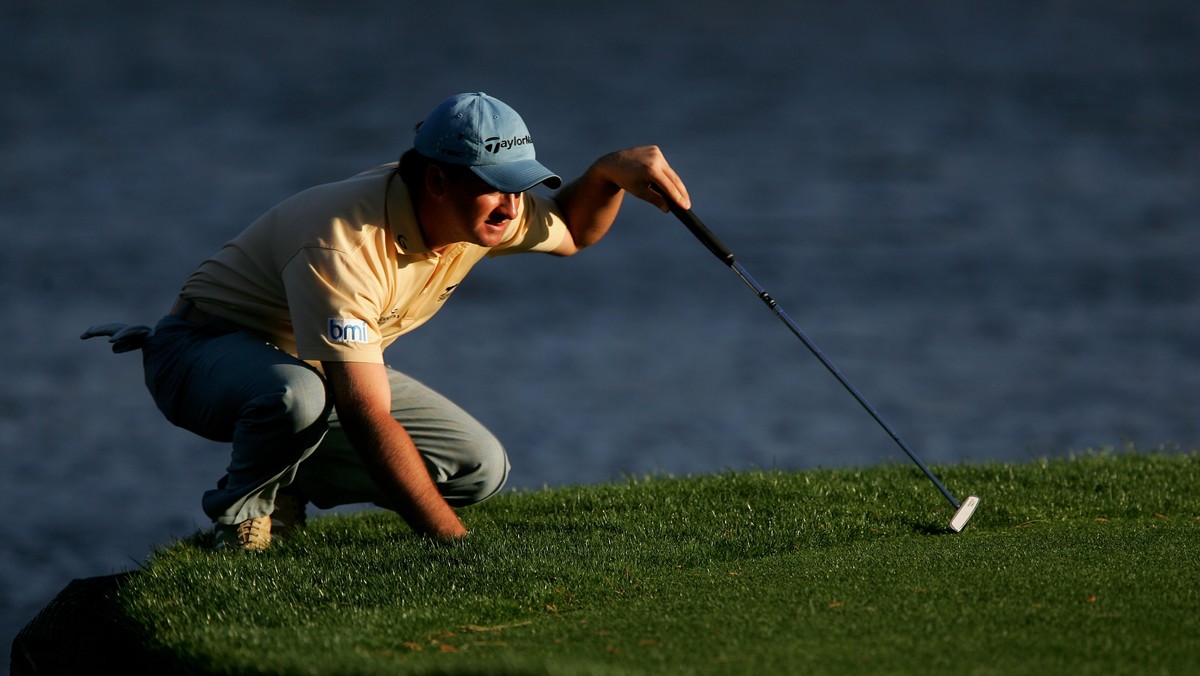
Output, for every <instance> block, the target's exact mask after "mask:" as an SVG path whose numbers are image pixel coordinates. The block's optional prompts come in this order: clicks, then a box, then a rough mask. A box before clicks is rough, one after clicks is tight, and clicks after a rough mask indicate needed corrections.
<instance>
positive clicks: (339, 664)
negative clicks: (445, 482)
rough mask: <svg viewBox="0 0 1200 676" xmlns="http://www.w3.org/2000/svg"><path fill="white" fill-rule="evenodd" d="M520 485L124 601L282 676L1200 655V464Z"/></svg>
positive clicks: (278, 550)
mask: <svg viewBox="0 0 1200 676" xmlns="http://www.w3.org/2000/svg"><path fill="white" fill-rule="evenodd" d="M935 471H936V472H937V473H938V474H939V477H940V478H941V479H942V480H943V482H944V483H945V484H946V485H947V486H948V487H950V488H951V490H952V491H955V492H956V494H957V495H959V497H960V498H962V497H965V496H966V495H967V494H969V493H973V494H977V495H979V496H980V497H981V498H982V502H981V505H980V507H979V509H978V511H977V512H976V513H975V516H974V518H973V519H972V521H971V523H970V525H969V526H968V527H967V529H966V530H965V531H964V532H963V533H961V534H959V535H949V534H946V533H945V531H944V528H945V524H946V522H947V521H948V520H949V517H950V514H951V509H950V507H949V505H948V504H946V503H945V501H944V500H943V499H942V497H941V496H940V495H939V494H938V493H937V491H936V489H935V488H934V487H933V486H932V485H930V484H929V482H928V481H926V479H925V478H924V477H923V476H921V475H920V473H919V472H918V471H917V470H916V469H915V468H913V467H912V466H911V465H895V466H884V467H877V468H871V469H863V470H817V471H806V472H798V473H783V472H749V473H729V474H721V475H715V476H703V477H695V478H684V479H672V478H647V479H637V480H631V481H629V482H627V483H622V484H614V485H601V486H587V487H572V488H556V489H549V490H542V491H534V492H520V493H506V494H502V495H500V496H498V497H497V498H494V499H493V500H491V501H489V502H486V503H484V504H482V505H478V506H476V507H472V508H470V509H468V510H465V511H464V519H465V521H466V522H467V524H468V526H469V527H470V528H471V530H472V535H471V536H470V537H469V538H468V539H467V541H465V542H463V543H460V544H457V545H453V546H438V545H433V544H431V543H428V542H426V541H423V540H420V539H418V538H415V537H413V536H412V535H411V534H410V533H409V532H408V530H407V528H406V527H405V526H404V525H403V523H402V522H400V521H399V519H398V518H396V517H394V516H392V515H390V514H387V513H382V512H368V513H363V514H355V515H338V516H325V517H322V518H318V519H315V520H313V521H312V522H311V523H310V526H309V528H308V530H307V531H305V532H304V533H303V534H301V535H300V536H299V537H297V538H295V539H293V540H292V541H289V542H286V543H279V544H278V545H277V546H273V547H272V549H271V550H269V551H267V552H265V553H264V554H261V555H246V554H239V553H234V552H214V551H210V550H208V549H207V548H206V546H205V545H206V542H205V540H206V537H207V536H206V535H204V534H199V535H197V536H196V537H194V538H192V539H190V540H189V541H187V542H180V543H177V544H175V545H173V546H171V547H170V548H167V549H165V550H163V551H160V552H157V553H156V554H155V555H154V556H153V557H152V558H151V560H150V561H149V562H148V563H147V564H146V566H145V568H144V570H142V571H141V572H140V573H139V574H138V575H137V576H135V577H134V579H133V581H132V583H131V584H130V585H129V586H127V587H126V588H125V589H124V590H123V592H122V596H121V598H122V602H123V604H124V605H125V607H126V608H127V611H128V614H129V616H130V617H131V618H132V619H133V621H134V622H135V623H136V624H137V625H138V626H139V627H140V628H141V629H142V630H143V631H144V632H145V634H146V637H147V643H148V644H150V645H152V646H154V647H155V648H156V649H157V650H160V651H161V652H162V653H163V654H166V655H169V656H170V659H171V660H173V661H174V663H175V667H176V668H182V669H188V670H193V671H198V672H220V673H285V674H302V673H318V674H375V673H551V674H558V673H561V674H607V673H615V674H629V673H647V674H658V673H672V674H677V673H678V674H686V673H695V674H705V673H711V674H730V673H745V674H751V673H753V674H769V673H795V674H809V673H883V674H887V673H897V674H929V673H935V674H936V673H946V674H950V673H954V674H1039V675H1043V676H1044V675H1048V674H1059V673H1062V674H1066V673H1070V674H1088V673H1091V674H1114V673H1165V674H1180V673H1194V670H1195V669H1196V668H1197V665H1200V497H1198V496H1197V488H1198V487H1200V454H1197V453H1190V454H1184V453H1171V452H1163V451H1156V452H1152V453H1141V454H1139V453H1132V452H1127V453H1113V452H1106V453H1095V454H1087V455H1084V456H1081V457H1075V458H1072V459H1069V460H1057V461H1049V462H1046V461H1043V462H1035V463H1029V464H1018V465H1009V464H987V465H965V466H953V467H938V468H935Z"/></svg>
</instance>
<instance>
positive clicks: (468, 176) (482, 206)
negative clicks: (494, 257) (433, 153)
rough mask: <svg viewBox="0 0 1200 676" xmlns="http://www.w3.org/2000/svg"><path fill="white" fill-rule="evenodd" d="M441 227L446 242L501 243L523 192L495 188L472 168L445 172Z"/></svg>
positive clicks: (483, 244) (514, 216)
mask: <svg viewBox="0 0 1200 676" xmlns="http://www.w3.org/2000/svg"><path fill="white" fill-rule="evenodd" d="M445 176H446V182H445V192H444V195H443V196H442V199H441V200H440V202H441V204H442V206H443V209H442V210H441V211H442V218H441V219H439V220H440V221H441V222H440V223H439V224H438V225H439V226H440V227H439V229H440V230H441V234H442V237H440V238H438V239H440V240H442V242H443V243H444V244H450V243H453V242H470V243H471V244H478V245H480V246H487V247H492V246H496V245H498V244H500V242H501V240H502V239H503V237H504V231H505V229H507V228H508V224H509V222H510V221H511V220H512V219H514V218H516V217H517V211H518V209H519V204H520V199H521V195H520V194H519V193H505V192H500V191H499V190H497V189H495V188H493V187H492V186H490V185H488V184H487V183H486V182H484V180H483V179H481V178H479V177H478V176H476V175H475V174H474V172H472V171H470V170H469V169H463V170H461V171H458V170H456V171H453V172H451V173H447V174H445Z"/></svg>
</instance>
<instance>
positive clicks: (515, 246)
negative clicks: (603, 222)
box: [488, 192, 571, 257]
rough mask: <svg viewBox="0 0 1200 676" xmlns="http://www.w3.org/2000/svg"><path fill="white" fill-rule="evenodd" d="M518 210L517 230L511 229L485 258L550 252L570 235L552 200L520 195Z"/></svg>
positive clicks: (526, 194) (537, 196) (539, 196)
mask: <svg viewBox="0 0 1200 676" xmlns="http://www.w3.org/2000/svg"><path fill="white" fill-rule="evenodd" d="M521 209H522V214H521V215H522V218H521V219H520V224H519V225H518V227H516V228H514V229H513V233H512V235H511V236H510V237H509V238H508V239H507V240H505V241H504V242H503V243H501V244H500V245H499V246H497V247H494V248H493V249H492V250H491V252H490V253H489V254H488V256H492V257H495V256H506V255H508V254H514V253H526V252H530V251H539V252H547V251H553V250H555V249H556V248H558V245H559V244H561V243H562V242H563V240H564V238H567V237H570V236H571V232H570V231H569V230H567V222H566V221H565V220H564V219H563V216H562V212H561V211H560V210H559V208H558V203H556V202H555V201H554V200H553V199H551V198H549V197H542V196H541V195H534V194H533V193H530V192H526V193H522V195H521Z"/></svg>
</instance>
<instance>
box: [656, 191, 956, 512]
mask: <svg viewBox="0 0 1200 676" xmlns="http://www.w3.org/2000/svg"><path fill="white" fill-rule="evenodd" d="M658 192H659V193H660V194H665V193H663V192H662V191H658ZM667 201H668V202H669V203H670V205H671V213H673V214H675V217H676V218H678V219H679V220H680V221H682V222H683V224H684V225H686V226H687V228H688V230H691V231H692V234H693V235H695V236H696V239H699V240H700V242H701V243H702V244H703V245H704V246H705V247H707V248H708V250H709V251H711V252H712V254H713V255H714V256H716V257H717V258H719V259H720V260H721V262H723V263H725V264H726V265H728V266H729V267H730V268H732V269H733V271H734V272H736V273H737V275H738V277H741V278H742V281H743V282H745V283H746V285H747V286H749V287H750V288H751V289H753V290H754V293H755V294H756V295H758V297H759V298H761V299H762V301H763V302H764V303H766V304H767V307H769V308H771V310H772V311H774V312H775V315H776V316H778V317H779V318H780V319H781V320H783V323H784V324H787V327H788V328H789V329H791V330H792V333H794V334H796V337H797V338H799V339H800V342H802V343H804V346H805V347H807V348H808V350H809V352H812V353H813V355H814V356H815V357H816V358H817V359H818V360H820V362H821V364H823V365H824V366H825V368H826V369H827V370H828V371H829V372H830V373H832V374H833V377H835V378H837V380H838V382H839V383H841V384H842V387H844V388H846V391H847V392H849V393H850V394H852V395H853V396H854V398H855V400H857V401H858V403H859V405H861V406H862V407H863V408H864V409H865V410H866V411H867V413H870V414H871V417H872V418H874V419H875V422H877V423H879V426H880V427H882V428H883V430H884V431H885V432H887V433H888V436H890V437H891V438H892V440H893V441H895V442H896V444H897V445H898V446H900V448H901V449H902V450H903V451H904V452H905V453H906V454H908V457H909V458H911V459H912V461H913V462H915V463H916V464H917V467H920V468H921V471H922V472H924V473H925V476H927V477H929V480H930V481H932V482H933V485H934V486H937V488H938V490H939V491H941V492H942V495H944V496H945V497H946V499H947V500H948V501H950V504H951V505H952V506H953V507H954V510H955V511H954V516H953V517H952V518H951V519H950V525H949V528H950V530H951V531H952V532H954V533H959V532H961V531H962V529H963V528H964V527H966V525H967V521H969V520H970V519H971V515H972V514H974V513H975V508H976V507H977V506H978V505H979V498H978V497H976V496H974V495H972V496H969V497H968V498H967V499H966V500H964V501H962V502H961V503H960V502H959V501H958V500H957V499H956V498H955V497H954V496H953V495H951V494H950V491H948V490H946V487H945V486H943V485H942V482H941V481H938V478H937V477H936V476H934V475H933V472H930V471H929V468H928V467H926V466H925V463H923V462H921V459H920V458H919V457H917V454H916V453H914V452H913V451H912V449H911V448H909V447H908V444H906V443H904V440H903V439H901V438H900V435H898V434H896V432H895V431H893V430H892V427H891V425H888V424H887V421H885V420H884V419H883V417H882V416H880V415H879V412H878V411H876V410H875V407H874V406H872V405H871V404H870V403H868V402H867V400H866V399H864V398H863V396H862V395H861V394H859V393H858V390H857V389H855V388H854V386H853V385H851V384H850V381H849V380H847V379H846V376H844V375H842V372H841V371H839V370H838V368H837V367H836V366H834V365H833V363H832V362H830V361H829V360H828V359H827V358H826V357H825V355H824V354H822V353H821V350H819V349H817V346H816V345H815V344H813V342H812V341H811V340H809V339H808V336H806V335H804V332H803V331H801V330H800V327H798V326H796V323H795V322H793V321H792V320H791V318H790V317H788V316H787V314H786V313H785V312H784V311H783V309H782V308H780V307H779V304H778V303H776V302H775V299H774V298H771V296H770V295H769V294H767V292H766V290H764V289H763V288H762V286H760V285H759V283H758V282H756V281H754V278H753V277H751V276H750V274H749V273H747V272H746V270H745V268H743V267H742V264H741V263H739V262H737V259H736V258H734V256H733V252H732V251H730V250H729V248H728V247H726V246H725V245H724V244H722V243H721V241H720V240H718V239H717V237H716V235H713V233H712V231H710V230H709V229H708V227H707V226H705V225H704V223H702V222H701V221H700V219H699V218H698V217H697V216H696V214H694V213H692V210H691V209H684V208H682V207H680V206H679V205H677V204H675V203H674V201H672V200H670V199H668V200H667Z"/></svg>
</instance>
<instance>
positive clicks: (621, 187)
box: [554, 146, 692, 256]
mask: <svg viewBox="0 0 1200 676" xmlns="http://www.w3.org/2000/svg"><path fill="white" fill-rule="evenodd" d="M651 186H655V188H656V189H657V190H661V191H662V193H659V192H656V190H653V189H651ZM626 192H629V193H631V194H632V195H633V196H634V197H639V198H641V199H643V200H646V201H647V202H649V203H651V204H653V205H654V206H656V207H658V208H659V209H662V210H663V211H668V210H669V208H670V206H669V204H668V202H667V200H668V199H669V200H671V201H673V202H675V203H677V204H679V205H680V206H682V207H684V208H685V209H690V208H691V206H692V205H691V198H690V197H688V192H687V188H686V187H685V186H684V185H683V181H682V180H680V178H679V176H678V175H677V174H676V173H675V171H674V170H673V169H671V166H670V165H669V164H667V159H666V158H665V157H664V156H663V154H662V151H661V150H659V148H658V146H640V147H637V148H629V149H627V150H618V151H617V152H613V153H609V154H607V155H605V156H603V157H601V158H600V159H598V160H596V161H595V162H593V163H592V166H590V167H588V170H587V171H585V172H584V173H583V175H582V176H580V177H579V178H577V179H575V180H574V181H571V182H570V183H568V184H567V185H565V186H563V188H562V189H561V190H559V191H558V193H557V194H556V195H555V196H554V199H555V201H556V202H558V206H559V208H560V209H561V210H562V213H563V217H564V218H565V219H566V221H567V228H568V229H569V230H570V231H571V239H569V240H566V241H564V242H563V243H562V245H560V246H559V247H558V248H557V249H555V250H554V253H556V254H558V255H560V256H570V255H571V254H574V253H577V252H578V251H579V250H580V249H583V248H585V247H588V246H591V245H592V244H595V243H596V242H598V241H599V240H600V238H601V237H603V236H604V235H605V234H606V233H607V232H608V229H609V228H610V227H612V224H613V221H614V220H616V218H617V212H618V211H620V209H621V200H622V198H623V197H624V195H625V193H626ZM664 193H665V194H664Z"/></svg>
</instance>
